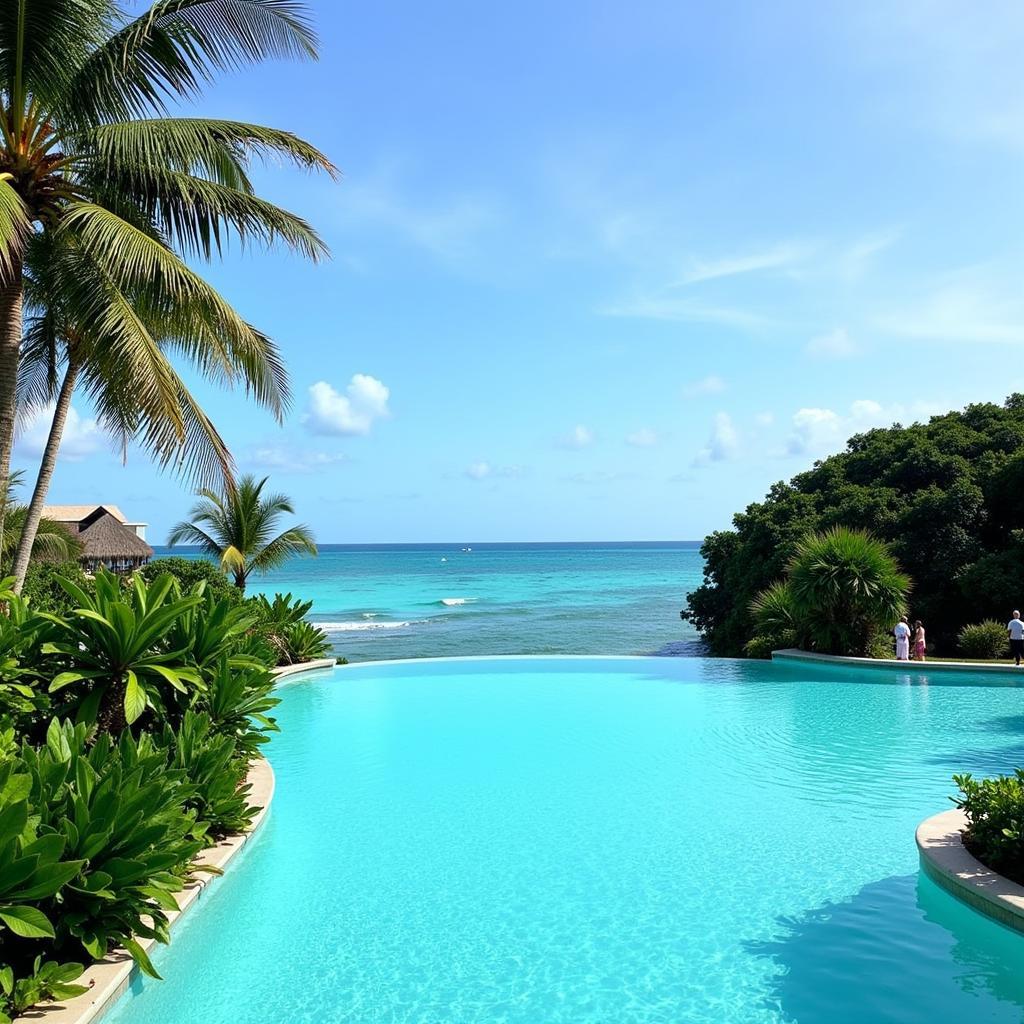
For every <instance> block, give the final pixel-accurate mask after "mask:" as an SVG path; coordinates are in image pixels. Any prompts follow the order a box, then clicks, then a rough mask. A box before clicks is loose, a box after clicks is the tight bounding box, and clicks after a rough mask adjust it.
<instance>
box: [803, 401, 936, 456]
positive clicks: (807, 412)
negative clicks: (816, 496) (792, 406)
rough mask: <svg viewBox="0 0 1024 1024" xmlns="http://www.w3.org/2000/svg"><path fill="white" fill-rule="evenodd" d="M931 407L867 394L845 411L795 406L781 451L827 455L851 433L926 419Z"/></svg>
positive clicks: (835, 449) (933, 409) (933, 408)
mask: <svg viewBox="0 0 1024 1024" xmlns="http://www.w3.org/2000/svg"><path fill="white" fill-rule="evenodd" d="M935 411H936V408H935V407H934V406H932V405H930V404H928V403H925V402H916V403H914V404H913V405H911V406H909V407H908V406H904V405H890V406H884V405H882V404H881V403H880V402H876V401H874V400H873V399H870V398H861V399H858V400H857V401H856V402H853V403H851V405H850V410H849V412H847V413H845V414H840V413H838V412H836V411H835V410H833V409H822V408H805V409H799V410H797V412H795V413H794V414H793V419H792V424H791V431H790V434H789V436H788V437H787V439H786V448H785V452H784V454H787V455H813V456H816V457H817V456H822V455H830V454H832V453H834V452H837V451H840V450H841V449H842V448H843V447H845V445H846V442H847V440H848V439H849V438H850V437H852V436H853V435H854V434H859V433H861V432H862V431H865V430H871V429H873V428H874V427H885V426H889V425H890V424H892V423H895V422H906V421H908V420H919V419H926V418H927V417H928V416H929V415H931V414H932V413H934V412H935Z"/></svg>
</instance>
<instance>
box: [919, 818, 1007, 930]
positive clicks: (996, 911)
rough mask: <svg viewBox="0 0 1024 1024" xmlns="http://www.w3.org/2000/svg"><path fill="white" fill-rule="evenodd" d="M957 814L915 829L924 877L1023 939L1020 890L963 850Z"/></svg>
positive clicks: (962, 820) (962, 824) (964, 820)
mask: <svg viewBox="0 0 1024 1024" xmlns="http://www.w3.org/2000/svg"><path fill="white" fill-rule="evenodd" d="M966 825H967V817H966V815H965V814H964V812H963V811H961V810H955V809H954V810H950V811H942V812H941V813H940V814H934V815H932V817H930V818H926V819H925V820H924V821H922V822H921V824H920V825H918V827H917V833H916V836H915V839H916V841H917V849H918V854H919V856H920V861H921V868H922V870H923V871H924V873H925V874H926V875H927V876H928V877H929V878H930V879H931V880H932V881H933V882H935V883H936V884H938V885H940V886H942V888H943V889H945V890H946V891H947V892H949V893H951V894H952V895H953V896H955V897H956V898H957V899H959V900H961V901H962V902H964V903H966V904H967V905H968V906H970V907H971V908H973V909H974V910H977V911H978V912H979V913H982V914H984V915H985V916H986V917H990V918H992V919H993V920H995V921H998V922H999V923H1000V924H1002V925H1005V926H1006V927H1007V928H1011V929H1013V930H1014V931H1015V932H1019V933H1020V934H1022V935H1024V886H1022V885H1018V884H1017V883H1016V882H1011V881H1010V880H1009V879H1008V878H1004V877H1003V876H1002V875H999V874H996V872H995V871H992V870H991V869H990V868H987V867H985V865H984V864H982V863H981V861H980V860H978V859H977V858H976V857H974V856H972V855H971V854H970V853H969V852H968V851H967V849H966V847H965V846H964V844H963V840H962V838H961V832H962V831H963V830H964V828H965V827H966Z"/></svg>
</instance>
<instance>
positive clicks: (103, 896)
mask: <svg viewBox="0 0 1024 1024" xmlns="http://www.w3.org/2000/svg"><path fill="white" fill-rule="evenodd" d="M88 737H89V731H88V730H87V729H86V726H85V725H82V724H80V725H77V726H75V725H72V724H71V723H70V722H62V723H59V722H57V721H53V722H52V723H51V724H50V728H49V730H48V732H47V737H46V743H45V744H44V745H43V746H41V747H38V748H37V747H32V746H31V745H28V744H26V745H25V746H23V748H22V751H21V760H22V762H23V763H24V765H25V767H26V769H27V771H28V774H29V776H30V777H31V780H32V789H31V797H30V800H31V802H32V804H33V814H34V816H36V817H37V819H38V822H39V824H38V829H39V833H40V835H42V836H49V837H52V838H51V839H50V840H49V841H50V842H53V843H54V844H56V843H57V842H58V841H59V843H60V846H61V847H62V849H63V851H64V852H63V856H64V857H65V858H67V859H69V860H72V861H75V862H76V865H77V867H76V874H75V876H74V878H73V879H72V880H71V881H70V883H69V884H67V885H66V886H65V887H64V888H63V889H62V890H61V893H60V903H59V906H58V905H51V904H48V903H46V902H45V901H44V902H43V904H42V907H41V909H43V910H44V911H45V912H47V913H48V916H50V918H51V920H52V921H53V924H54V926H55V929H56V936H55V942H54V945H55V946H56V947H57V948H59V949H62V950H69V949H72V948H74V945H77V946H78V948H79V950H80V951H83V952H84V953H86V954H87V955H88V956H89V957H93V958H96V959H100V958H102V957H104V956H106V955H107V952H108V951H109V950H110V948H111V947H113V946H115V945H122V946H124V948H125V949H127V950H128V951H129V952H130V953H131V954H132V956H133V957H134V958H135V959H136V960H137V961H138V963H139V966H140V967H141V968H142V969H143V970H145V971H146V972H147V973H152V974H155V972H154V971H153V969H152V965H151V964H150V963H149V960H148V958H147V957H146V955H145V953H144V952H143V951H142V949H141V947H139V945H138V943H137V941H136V939H138V938H140V937H141V938H153V939H156V940H157V941H158V942H166V941H167V940H168V932H167V911H171V910H175V909H177V904H176V902H175V900H174V895H173V894H174V893H175V892H178V891H180V890H181V889H182V888H184V885H185V882H186V880H187V878H188V874H189V870H190V866H191V864H192V861H193V860H194V859H195V857H196V856H197V855H198V854H199V853H200V852H201V850H202V849H203V848H204V847H205V846H206V845H208V840H207V839H206V837H205V834H204V831H203V828H202V825H201V824H200V823H198V822H197V815H196V813H195V811H194V810H188V809H186V808H185V806H184V805H185V802H186V800H187V798H188V797H189V795H190V792H191V790H190V786H189V782H190V780H189V779H188V777H187V774H186V773H185V772H184V771H182V770H176V769H173V768H169V767H168V753H167V751H166V750H165V749H163V748H162V747H161V746H160V745H158V744H157V743H155V742H154V740H153V738H152V737H151V736H149V735H148V734H145V733H144V734H143V735H142V736H140V737H139V738H138V739H137V740H136V739H135V738H134V737H133V736H132V735H131V733H130V732H129V731H127V730H126V731H125V732H123V733H122V734H121V736H120V738H119V739H118V740H116V741H115V740H114V739H113V738H112V737H110V736H108V735H105V734H101V735H99V736H98V737H97V738H96V741H95V742H94V743H92V744H91V745H90V743H89V739H88Z"/></svg>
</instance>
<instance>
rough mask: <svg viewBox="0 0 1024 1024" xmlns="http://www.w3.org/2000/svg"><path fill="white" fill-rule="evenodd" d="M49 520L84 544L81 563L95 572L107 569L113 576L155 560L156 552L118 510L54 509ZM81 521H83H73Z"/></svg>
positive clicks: (102, 508) (63, 507) (108, 507)
mask: <svg viewBox="0 0 1024 1024" xmlns="http://www.w3.org/2000/svg"><path fill="white" fill-rule="evenodd" d="M52 510H53V511H52V512H51V513H50V514H48V515H47V518H53V519H55V520H56V521H57V522H60V523H62V524H63V526H64V527H66V528H67V530H68V531H69V532H70V533H71V534H73V535H74V536H75V537H77V538H78V540H79V541H80V542H81V544H82V554H81V555H80V556H79V560H80V561H81V563H82V565H83V566H84V567H85V568H86V569H88V570H90V571H95V570H96V569H98V568H99V567H100V566H105V567H106V568H108V569H111V570H113V571H114V572H130V571H132V570H133V569H137V568H138V567H139V566H140V565H145V564H146V563H147V562H148V561H149V560H150V559H151V558H152V557H153V549H152V548H151V547H150V546H149V545H148V544H147V543H146V542H145V541H144V540H143V539H142V538H141V537H140V536H138V534H137V533H136V531H135V530H134V529H132V525H126V524H125V521H124V516H123V515H122V514H121V511H120V509H118V508H117V507H116V506H106V505H91V506H90V505H66V506H53V507H52ZM73 517H80V518H73Z"/></svg>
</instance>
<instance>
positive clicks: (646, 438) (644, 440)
mask: <svg viewBox="0 0 1024 1024" xmlns="http://www.w3.org/2000/svg"><path fill="white" fill-rule="evenodd" d="M657 443H658V435H657V433H656V432H655V431H653V430H651V428H650V427H641V428H640V429H639V430H634V431H633V433H632V434H627V435H626V444H628V445H632V446H633V447H634V448H653V447H654V446H655V445H656V444H657Z"/></svg>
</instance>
